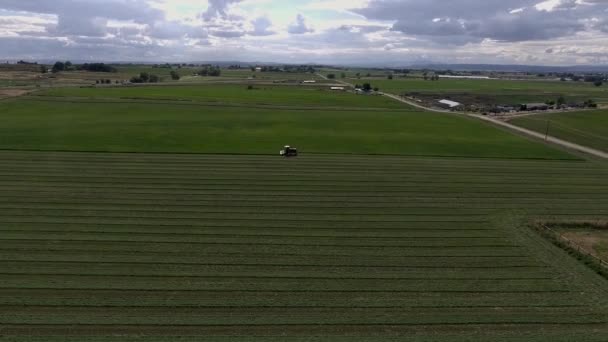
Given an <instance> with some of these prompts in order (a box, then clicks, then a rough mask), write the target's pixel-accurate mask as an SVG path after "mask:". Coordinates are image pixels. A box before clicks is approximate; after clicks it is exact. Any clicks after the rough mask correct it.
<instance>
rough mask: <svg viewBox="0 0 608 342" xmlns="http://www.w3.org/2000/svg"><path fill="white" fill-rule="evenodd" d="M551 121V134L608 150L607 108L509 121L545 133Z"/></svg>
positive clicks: (532, 116)
mask: <svg viewBox="0 0 608 342" xmlns="http://www.w3.org/2000/svg"><path fill="white" fill-rule="evenodd" d="M549 121H550V124H549V135H551V136H554V137H556V138H560V139H564V140H567V141H571V142H574V143H577V144H580V145H584V146H589V147H592V148H595V149H599V150H603V151H608V111H606V110H599V111H586V112H578V113H553V114H541V115H531V116H526V117H521V118H517V119H514V120H511V121H509V122H510V123H512V124H514V125H517V126H521V127H524V128H527V129H531V130H533V131H537V132H540V133H543V134H544V133H545V132H546V131H547V123H548V122H549Z"/></svg>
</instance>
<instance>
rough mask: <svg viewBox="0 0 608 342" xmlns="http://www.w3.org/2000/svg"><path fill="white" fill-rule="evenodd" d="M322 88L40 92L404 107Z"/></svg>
mask: <svg viewBox="0 0 608 342" xmlns="http://www.w3.org/2000/svg"><path fill="white" fill-rule="evenodd" d="M328 88H329V87H322V86H270V85H254V86H253V89H248V85H247V84H212V85H180V86H138V87H114V88H56V89H50V90H47V91H43V92H39V93H38V94H40V95H43V96H58V97H86V98H116V99H120V98H122V99H161V100H192V101H197V102H208V103H209V102H211V103H217V104H226V105H230V104H259V105H281V106H291V107H341V108H343V107H347V108H348V109H357V108H398V109H408V107H407V105H405V104H403V103H399V102H397V101H393V100H391V99H388V98H385V97H382V96H356V95H353V94H352V93H348V92H335V91H334V92H332V91H330V90H329V89H328Z"/></svg>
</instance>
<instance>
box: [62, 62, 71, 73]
mask: <svg viewBox="0 0 608 342" xmlns="http://www.w3.org/2000/svg"><path fill="white" fill-rule="evenodd" d="M63 65H64V67H65V70H66V71H68V70H70V69H72V62H70V61H66V62H65V63H63Z"/></svg>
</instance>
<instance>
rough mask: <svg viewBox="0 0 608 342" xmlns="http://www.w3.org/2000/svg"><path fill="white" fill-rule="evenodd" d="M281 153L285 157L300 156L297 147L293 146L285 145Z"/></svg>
mask: <svg viewBox="0 0 608 342" xmlns="http://www.w3.org/2000/svg"><path fill="white" fill-rule="evenodd" d="M279 154H280V155H281V156H283V157H285V158H289V157H297V156H298V150H297V149H296V148H295V147H291V146H285V147H283V149H282V150H281V152H279Z"/></svg>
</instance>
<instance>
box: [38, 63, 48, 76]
mask: <svg viewBox="0 0 608 342" xmlns="http://www.w3.org/2000/svg"><path fill="white" fill-rule="evenodd" d="M48 71H49V70H48V69H47V67H46V65H41V66H40V73H42V74H46V73H47V72H48Z"/></svg>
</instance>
